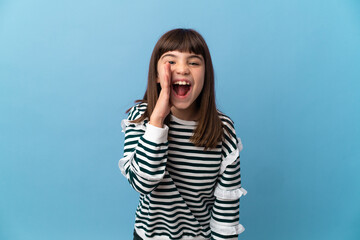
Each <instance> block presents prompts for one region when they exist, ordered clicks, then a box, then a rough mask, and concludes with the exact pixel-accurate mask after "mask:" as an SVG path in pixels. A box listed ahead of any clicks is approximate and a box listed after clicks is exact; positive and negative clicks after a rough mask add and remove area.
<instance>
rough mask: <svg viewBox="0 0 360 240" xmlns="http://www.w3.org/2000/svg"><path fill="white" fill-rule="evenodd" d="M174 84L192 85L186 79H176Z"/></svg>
mask: <svg viewBox="0 0 360 240" xmlns="http://www.w3.org/2000/svg"><path fill="white" fill-rule="evenodd" d="M174 84H179V85H190V83H189V82H186V81H176V82H174Z"/></svg>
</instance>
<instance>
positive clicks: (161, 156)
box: [119, 106, 168, 194]
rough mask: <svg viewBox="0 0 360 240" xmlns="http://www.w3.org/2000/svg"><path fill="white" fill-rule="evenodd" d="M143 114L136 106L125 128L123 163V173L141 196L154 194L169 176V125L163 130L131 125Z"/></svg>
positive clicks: (135, 124) (123, 124)
mask: <svg viewBox="0 0 360 240" xmlns="http://www.w3.org/2000/svg"><path fill="white" fill-rule="evenodd" d="M140 115H141V111H140V109H139V107H136V106H135V107H134V108H133V109H132V110H131V111H130V113H129V117H128V119H126V120H123V122H122V126H123V130H124V131H125V143H124V157H123V158H122V159H120V161H119V167H120V169H121V172H122V174H123V175H124V176H125V177H126V178H127V179H128V181H129V183H130V184H131V185H132V187H133V188H134V189H135V190H136V191H138V192H139V193H141V194H148V193H150V192H151V191H152V190H153V189H154V188H155V187H156V186H157V185H158V184H159V182H160V181H161V179H162V178H163V176H164V174H165V165H166V161H167V151H168V142H167V135H168V126H166V125H164V127H163V128H159V127H155V126H153V125H150V124H147V125H145V124H144V123H131V122H129V120H134V119H136V118H137V117H139V116H140Z"/></svg>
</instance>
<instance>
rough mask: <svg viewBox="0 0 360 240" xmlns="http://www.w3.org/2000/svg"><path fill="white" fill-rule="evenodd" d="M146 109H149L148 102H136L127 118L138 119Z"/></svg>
mask: <svg viewBox="0 0 360 240" xmlns="http://www.w3.org/2000/svg"><path fill="white" fill-rule="evenodd" d="M146 109H147V103H145V102H142V103H138V104H136V105H135V106H133V107H132V108H130V110H129V115H128V118H127V120H130V121H132V120H135V119H138V118H139V117H140V116H141V115H143V114H144V113H145V111H146Z"/></svg>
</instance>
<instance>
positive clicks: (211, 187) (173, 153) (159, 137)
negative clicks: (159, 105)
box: [119, 103, 247, 240]
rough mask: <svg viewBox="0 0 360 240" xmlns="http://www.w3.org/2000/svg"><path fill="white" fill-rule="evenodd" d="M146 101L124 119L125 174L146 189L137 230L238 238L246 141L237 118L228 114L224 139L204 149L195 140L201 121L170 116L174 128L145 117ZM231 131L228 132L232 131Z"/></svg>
mask: <svg viewBox="0 0 360 240" xmlns="http://www.w3.org/2000/svg"><path fill="white" fill-rule="evenodd" d="M146 107H147V104H146V103H140V104H137V105H135V106H134V107H132V108H131V110H130V112H129V115H128V118H127V119H124V120H123V121H122V127H123V131H124V132H125V143H124V157H123V158H122V159H120V161H119V167H120V169H121V172H122V174H123V175H124V176H125V177H126V178H127V179H128V181H129V182H130V184H131V186H132V187H133V188H134V189H135V190H136V191H137V192H139V193H140V201H139V204H138V207H137V209H136V220H135V230H136V232H137V233H138V235H139V236H140V237H142V238H143V239H159V240H160V239H238V235H239V234H240V233H241V232H242V231H244V227H243V226H242V225H241V224H239V199H240V197H241V196H242V195H245V194H246V193H247V192H246V190H245V189H243V188H242V187H241V177H240V155H239V152H240V151H241V149H242V144H241V141H240V139H238V138H237V137H236V133H235V128H234V123H233V121H232V120H231V119H230V118H229V117H228V116H226V115H224V114H223V113H221V112H219V117H220V119H221V121H222V123H223V129H224V133H225V134H224V137H223V141H222V142H219V143H218V145H217V146H216V147H215V148H212V149H207V150H204V148H203V147H197V146H195V145H194V144H193V143H192V142H190V137H191V136H192V134H193V131H194V130H195V128H196V126H197V124H198V123H197V122H196V121H185V120H181V119H178V118H176V117H175V116H174V115H170V124H169V126H167V125H164V127H163V128H158V127H155V126H152V125H150V124H149V123H148V119H145V120H144V121H143V122H141V123H131V122H130V121H131V120H135V119H137V118H139V117H140V116H141V115H142V114H143V113H144V112H145V110H146ZM225 129H227V130H228V131H226V130H225Z"/></svg>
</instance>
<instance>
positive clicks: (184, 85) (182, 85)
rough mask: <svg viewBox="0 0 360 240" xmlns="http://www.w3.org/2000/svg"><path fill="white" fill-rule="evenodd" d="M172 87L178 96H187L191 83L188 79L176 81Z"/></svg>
mask: <svg viewBox="0 0 360 240" xmlns="http://www.w3.org/2000/svg"><path fill="white" fill-rule="evenodd" d="M172 89H173V90H174V92H175V94H176V95H177V96H179V97H185V96H186V95H187V94H188V93H189V91H190V89H191V83H190V82H188V81H175V82H173V84H172Z"/></svg>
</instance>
